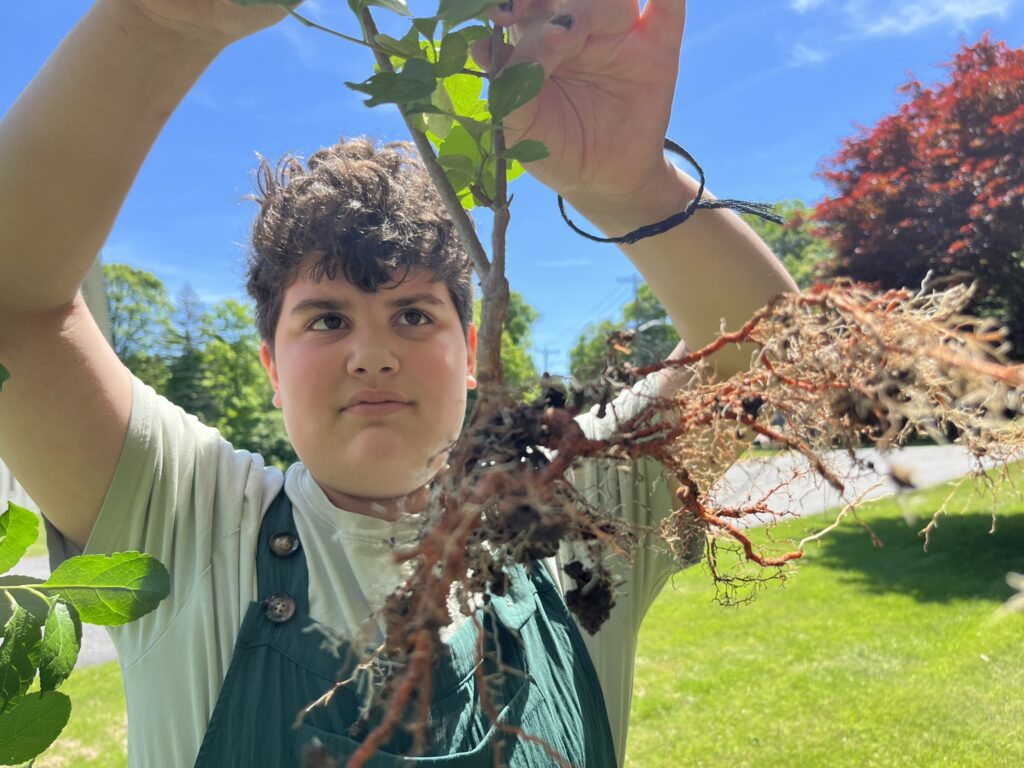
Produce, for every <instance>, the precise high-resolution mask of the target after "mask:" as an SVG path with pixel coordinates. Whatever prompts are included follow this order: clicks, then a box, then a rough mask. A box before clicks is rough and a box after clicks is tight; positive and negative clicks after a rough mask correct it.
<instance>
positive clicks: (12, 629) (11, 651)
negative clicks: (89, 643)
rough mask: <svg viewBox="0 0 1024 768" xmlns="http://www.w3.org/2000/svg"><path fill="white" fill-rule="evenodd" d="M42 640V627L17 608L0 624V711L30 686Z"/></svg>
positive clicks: (28, 614)
mask: <svg viewBox="0 0 1024 768" xmlns="http://www.w3.org/2000/svg"><path fill="white" fill-rule="evenodd" d="M42 638H43V626H42V623H41V622H40V621H39V619H38V618H36V617H35V616H33V615H32V614H31V613H30V612H29V611H26V610H25V609H24V608H22V607H21V606H20V605H19V606H18V607H16V608H14V613H13V615H12V616H11V618H10V619H9V620H8V621H7V624H5V625H4V635H3V644H2V645H0V712H3V711H4V710H5V709H7V706H8V704H10V702H11V701H12V700H13V699H15V698H17V697H18V696H21V695H22V694H24V693H25V692H26V691H27V690H28V689H29V686H30V685H32V680H33V679H34V678H35V676H36V669H37V668H38V667H39V646H40V644H41V642H42Z"/></svg>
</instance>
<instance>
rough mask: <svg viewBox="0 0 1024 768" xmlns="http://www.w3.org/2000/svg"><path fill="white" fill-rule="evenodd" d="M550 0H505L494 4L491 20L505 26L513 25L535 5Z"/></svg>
mask: <svg viewBox="0 0 1024 768" xmlns="http://www.w3.org/2000/svg"><path fill="white" fill-rule="evenodd" d="M544 2H549V0H504V2H502V3H499V4H498V5H495V6H492V7H491V10H490V12H489V15H490V17H491V21H493V22H494V23H495V24H499V25H501V26H503V27H511V26H512V25H513V24H515V23H517V22H518V21H519V20H520V19H521V18H523V16H525V15H526V13H527V11H529V10H530V9H531V8H533V7H534V6H536V5H538V4H540V3H544Z"/></svg>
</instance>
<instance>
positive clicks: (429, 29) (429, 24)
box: [412, 16, 438, 40]
mask: <svg viewBox="0 0 1024 768" xmlns="http://www.w3.org/2000/svg"><path fill="white" fill-rule="evenodd" d="M437 21H438V19H437V16H431V17H430V18H425V19H413V20H412V26H413V28H414V29H415V30H416V31H417V32H419V33H420V34H421V35H423V36H424V37H425V38H427V40H433V39H434V30H436V29H437Z"/></svg>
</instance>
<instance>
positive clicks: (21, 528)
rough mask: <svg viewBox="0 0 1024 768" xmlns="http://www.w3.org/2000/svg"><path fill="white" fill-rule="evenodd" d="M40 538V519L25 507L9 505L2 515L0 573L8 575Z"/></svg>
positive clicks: (0, 522)
mask: <svg viewBox="0 0 1024 768" xmlns="http://www.w3.org/2000/svg"><path fill="white" fill-rule="evenodd" d="M38 538H39V518H38V517H37V516H36V515H35V514H34V513H32V512H29V511H28V510H27V509H25V508H24V507H19V506H18V505H17V504H11V503H8V505H7V510H6V511H5V512H4V513H3V514H0V573H7V572H8V571H9V570H11V568H13V567H14V566H15V565H17V563H18V561H19V560H21V558H23V557H24V556H25V553H26V552H27V551H28V548H29V547H31V546H32V545H33V544H34V543H35V540H36V539H38Z"/></svg>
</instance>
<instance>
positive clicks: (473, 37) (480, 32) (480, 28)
mask: <svg viewBox="0 0 1024 768" xmlns="http://www.w3.org/2000/svg"><path fill="white" fill-rule="evenodd" d="M459 32H460V33H461V34H462V36H463V37H464V38H466V42H467V43H468V44H469V45H472V44H473V43H475V42H476V41H477V40H481V39H483V38H485V37H490V36H491V30H490V28H488V27H485V26H484V25H483V24H474V25H473V26H471V27H463V28H462V29H460V30H459Z"/></svg>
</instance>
